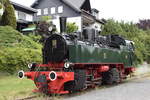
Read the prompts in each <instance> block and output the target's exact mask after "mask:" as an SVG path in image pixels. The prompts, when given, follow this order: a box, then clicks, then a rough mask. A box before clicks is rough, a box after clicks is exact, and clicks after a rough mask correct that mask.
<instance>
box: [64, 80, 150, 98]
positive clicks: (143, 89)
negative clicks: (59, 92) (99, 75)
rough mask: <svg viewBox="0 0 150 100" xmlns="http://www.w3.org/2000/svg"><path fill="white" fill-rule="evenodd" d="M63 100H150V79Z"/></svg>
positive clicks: (132, 81)
mask: <svg viewBox="0 0 150 100" xmlns="http://www.w3.org/2000/svg"><path fill="white" fill-rule="evenodd" d="M63 100H150V78H142V79H137V80H130V81H129V82H126V83H123V84H120V85H117V86H112V87H109V88H104V89H93V90H92V91H88V92H85V93H83V94H80V95H74V96H71V97H66V98H63Z"/></svg>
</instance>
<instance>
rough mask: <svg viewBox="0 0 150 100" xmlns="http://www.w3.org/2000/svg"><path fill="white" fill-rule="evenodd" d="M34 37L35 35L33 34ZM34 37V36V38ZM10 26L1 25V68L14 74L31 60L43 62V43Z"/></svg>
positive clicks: (24, 67)
mask: <svg viewBox="0 0 150 100" xmlns="http://www.w3.org/2000/svg"><path fill="white" fill-rule="evenodd" d="M33 37H34V36H33ZM33 37H32V38H33ZM32 38H31V37H29V36H24V35H22V34H21V33H19V32H18V31H16V30H14V29H13V28H12V27H10V26H6V27H4V26H1V27H0V47H1V49H0V70H1V71H4V72H8V73H11V74H13V73H14V72H15V71H16V70H20V69H26V68H27V67H26V66H27V64H28V63H31V62H41V54H42V53H41V48H42V45H41V44H39V43H37V42H35V41H33V39H32Z"/></svg>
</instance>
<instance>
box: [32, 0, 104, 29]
mask: <svg viewBox="0 0 150 100" xmlns="http://www.w3.org/2000/svg"><path fill="white" fill-rule="evenodd" d="M31 7H32V8H34V9H37V11H38V12H37V13H36V15H35V16H34V18H33V19H34V21H39V19H40V18H41V16H51V17H52V22H53V23H54V24H55V25H56V27H57V30H58V31H60V30H59V29H60V28H59V27H60V25H59V20H58V19H59V17H67V22H72V23H75V24H76V25H77V26H78V31H82V28H84V27H86V26H90V27H94V28H96V29H97V30H98V31H101V25H102V24H104V22H103V21H101V20H99V11H98V10H96V9H91V4H90V0H36V1H35V2H34V3H33V4H32V6H31Z"/></svg>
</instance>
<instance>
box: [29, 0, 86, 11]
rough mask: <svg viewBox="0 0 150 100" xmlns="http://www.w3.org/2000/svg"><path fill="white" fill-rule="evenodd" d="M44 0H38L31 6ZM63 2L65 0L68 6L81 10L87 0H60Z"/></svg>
mask: <svg viewBox="0 0 150 100" xmlns="http://www.w3.org/2000/svg"><path fill="white" fill-rule="evenodd" d="M40 1H42V0H36V1H35V2H34V3H33V4H32V5H31V7H34V6H35V5H38V4H39V2H40ZM60 1H62V2H64V3H65V4H67V5H68V6H70V7H71V8H73V9H74V10H76V11H79V12H80V11H81V10H80V8H81V7H82V5H83V4H84V2H85V1H86V0H60Z"/></svg>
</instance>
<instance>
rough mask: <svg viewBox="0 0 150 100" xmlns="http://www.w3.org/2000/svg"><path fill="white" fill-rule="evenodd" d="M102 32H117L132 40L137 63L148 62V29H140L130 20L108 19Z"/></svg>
mask: <svg viewBox="0 0 150 100" xmlns="http://www.w3.org/2000/svg"><path fill="white" fill-rule="evenodd" d="M102 34H103V35H107V34H119V35H121V36H123V37H125V38H126V39H129V40H132V41H134V43H135V48H136V49H135V54H136V60H137V63H142V62H143V61H147V62H150V52H149V50H150V41H149V40H150V35H149V34H150V31H148V30H147V31H145V30H141V29H139V28H138V27H137V25H136V24H133V23H132V22H130V23H125V22H123V21H122V22H117V21H114V20H113V19H109V20H107V23H106V24H105V25H104V28H103V31H102Z"/></svg>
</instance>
